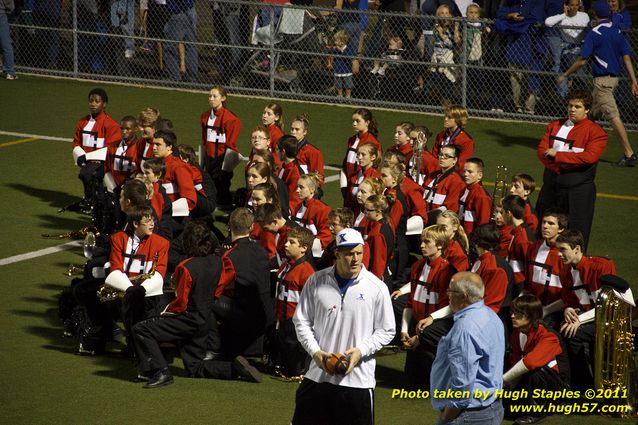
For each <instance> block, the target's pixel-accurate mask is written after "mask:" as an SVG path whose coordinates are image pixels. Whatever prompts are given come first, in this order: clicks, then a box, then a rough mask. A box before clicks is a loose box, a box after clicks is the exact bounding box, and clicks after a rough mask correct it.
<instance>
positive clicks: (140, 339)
mask: <svg viewBox="0 0 638 425" xmlns="http://www.w3.org/2000/svg"><path fill="white" fill-rule="evenodd" d="M206 319H207V318H206V315H204V314H201V313H193V312H185V313H182V314H179V315H177V316H167V317H157V318H153V319H147V320H144V321H142V322H139V323H137V324H136V325H135V326H133V338H134V340H135V349H136V352H137V356H138V358H139V360H140V364H139V370H140V372H141V373H143V374H150V372H152V371H155V370H158V369H164V368H166V367H167V366H168V364H167V362H166V360H165V358H164V354H163V353H162V350H161V347H160V344H161V343H166V342H175V343H178V344H179V349H180V355H181V357H182V360H183V361H184V367H185V369H186V372H187V373H188V375H189V376H195V375H196V373H197V368H198V367H199V364H200V363H201V362H202V359H203V358H204V355H205V354H206V349H205V348H206V336H207V333H208V330H207V326H206V323H207V321H206Z"/></svg>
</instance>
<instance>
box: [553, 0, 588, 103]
mask: <svg viewBox="0 0 638 425" xmlns="http://www.w3.org/2000/svg"><path fill="white" fill-rule="evenodd" d="M579 8H580V0H565V6H564V11H563V13H560V14H558V15H553V16H549V17H548V18H547V19H545V26H547V27H549V28H552V30H551V32H550V33H549V35H547V40H548V42H549V48H550V50H551V54H552V71H554V72H555V73H557V74H558V73H559V72H560V71H563V70H564V68H563V67H561V65H562V64H563V63H566V64H571V63H572V62H573V61H574V59H576V57H577V56H578V54H579V53H580V45H581V43H582V42H583V38H584V37H585V28H586V27H587V26H588V25H589V15H588V14H586V13H585V12H580V11H579ZM553 27H559V28H558V29H559V30H560V33H559V34H556V32H557V30H558V29H556V28H553ZM564 27H568V28H564ZM569 27H582V28H583V29H578V28H569ZM563 58H564V60H563ZM558 94H560V97H562V98H564V97H565V95H566V94H567V82H566V81H564V82H562V83H561V84H559V85H558Z"/></svg>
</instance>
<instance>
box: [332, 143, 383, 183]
mask: <svg viewBox="0 0 638 425" xmlns="http://www.w3.org/2000/svg"><path fill="white" fill-rule="evenodd" d="M364 143H372V144H374V145H375V146H376V148H377V150H378V151H379V156H382V155H383V149H382V148H381V143H379V141H378V140H377V138H376V137H375V136H374V135H373V134H372V133H363V134H360V135H359V134H354V135H352V136H351V137H350V138H349V139H348V149H347V150H346V156H345V157H344V158H343V163H342V165H341V167H342V170H343V172H344V173H345V174H346V177H347V178H348V179H350V178H351V177H353V176H356V175H357V173H358V172H359V169H360V167H359V161H358V160H357V148H358V147H359V146H360V145H362V144H364Z"/></svg>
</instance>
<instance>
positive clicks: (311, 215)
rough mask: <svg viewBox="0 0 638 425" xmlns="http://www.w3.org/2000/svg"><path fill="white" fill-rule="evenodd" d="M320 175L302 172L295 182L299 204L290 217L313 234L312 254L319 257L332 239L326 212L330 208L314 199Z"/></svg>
mask: <svg viewBox="0 0 638 425" xmlns="http://www.w3.org/2000/svg"><path fill="white" fill-rule="evenodd" d="M320 179H321V177H320V176H319V173H311V174H304V175H303V176H301V177H299V181H298V182H297V196H299V199H301V202H302V203H301V206H300V207H299V209H297V211H293V213H292V218H293V220H294V221H295V222H297V223H298V224H299V225H300V226H303V227H306V228H308V229H310V230H311V231H312V234H313V235H315V238H316V239H315V242H314V243H313V255H314V256H315V257H321V251H323V250H324V249H326V247H327V246H328V244H329V243H330V241H331V240H332V233H331V232H330V227H329V226H328V214H329V213H330V210H331V208H330V207H329V206H328V205H326V204H324V203H323V202H321V201H320V200H319V199H316V198H315V197H314V196H315V193H317V189H318V188H319V182H320Z"/></svg>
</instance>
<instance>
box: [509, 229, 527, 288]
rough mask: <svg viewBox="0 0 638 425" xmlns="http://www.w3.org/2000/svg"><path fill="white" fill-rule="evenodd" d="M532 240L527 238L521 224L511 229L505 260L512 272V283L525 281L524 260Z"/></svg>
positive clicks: (518, 283)
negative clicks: (510, 238)
mask: <svg viewBox="0 0 638 425" xmlns="http://www.w3.org/2000/svg"><path fill="white" fill-rule="evenodd" d="M531 246H532V242H530V241H529V240H528V239H527V231H526V230H525V228H524V227H523V226H517V227H515V228H514V229H512V240H511V243H510V245H509V247H508V250H507V261H508V262H509V265H510V267H511V268H512V271H513V272H514V283H516V284H517V285H520V284H521V283H523V282H525V273H526V269H525V261H526V258H527V256H528V252H529V250H530V249H531Z"/></svg>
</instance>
